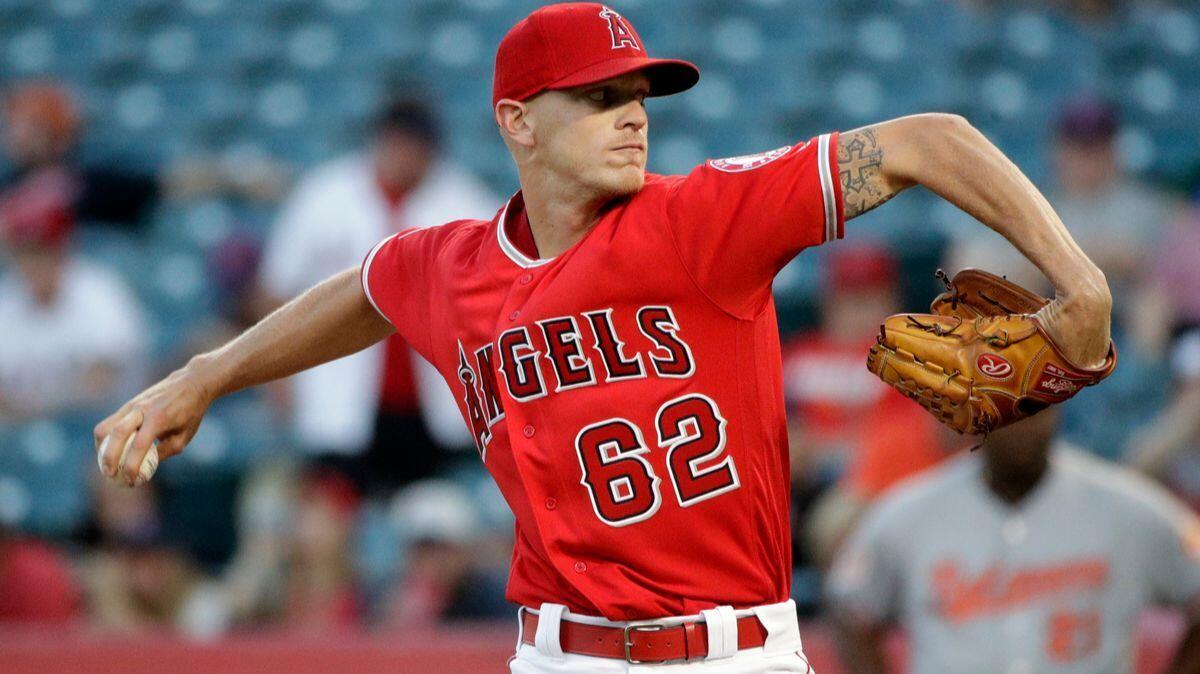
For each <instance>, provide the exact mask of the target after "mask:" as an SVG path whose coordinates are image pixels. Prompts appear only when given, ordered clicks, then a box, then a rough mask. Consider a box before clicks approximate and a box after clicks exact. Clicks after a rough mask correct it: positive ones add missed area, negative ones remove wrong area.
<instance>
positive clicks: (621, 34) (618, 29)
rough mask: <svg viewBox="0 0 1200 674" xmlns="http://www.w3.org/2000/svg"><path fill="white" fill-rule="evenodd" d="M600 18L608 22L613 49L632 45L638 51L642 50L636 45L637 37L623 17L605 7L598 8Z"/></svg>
mask: <svg viewBox="0 0 1200 674" xmlns="http://www.w3.org/2000/svg"><path fill="white" fill-rule="evenodd" d="M600 18H602V19H604V20H605V21H607V22H608V32H609V34H610V35H612V48H613V49H620V48H621V47H632V48H633V49H637V50H638V51H641V50H642V48H641V47H639V46H638V43H637V38H635V37H634V36H633V29H632V28H630V27H629V24H628V23H625V17H623V16H621V15H620V14H617V13H616V12H614V11H613V10H611V9H609V8H608V7H605V8H604V9H602V10H600Z"/></svg>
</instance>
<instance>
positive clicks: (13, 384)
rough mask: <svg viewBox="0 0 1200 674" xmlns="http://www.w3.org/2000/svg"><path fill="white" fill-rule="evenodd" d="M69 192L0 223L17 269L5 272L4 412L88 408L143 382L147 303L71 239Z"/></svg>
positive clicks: (0, 329) (14, 417)
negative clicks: (66, 208) (64, 213)
mask: <svg viewBox="0 0 1200 674" xmlns="http://www.w3.org/2000/svg"><path fill="white" fill-rule="evenodd" d="M61 196H62V195H61V194H54V195H47V198H46V199H45V200H43V201H40V202H39V203H38V204H37V207H33V205H32V204H30V205H29V207H28V208H26V209H23V210H22V211H21V213H20V215H19V216H16V215H14V214H12V213H9V214H8V217H6V218H5V219H4V220H3V222H0V235H2V236H0V239H2V240H3V241H4V244H5V248H6V249H7V250H8V252H9V253H10V254H11V257H12V262H13V264H12V268H11V269H9V270H8V272H7V273H5V274H4V275H3V276H2V277H0V335H3V348H0V420H3V419H8V420H10V421H20V420H25V419H32V418H45V417H52V416H55V415H58V414H61V413H65V412H68V411H72V410H86V409H90V408H93V407H94V406H97V405H108V404H110V403H112V402H113V401H115V400H119V399H123V398H125V397H126V396H128V395H129V394H130V393H131V392H132V391H136V390H137V389H138V388H139V387H140V386H141V385H142V379H143V376H144V374H145V362H144V356H145V353H146V348H147V345H146V341H147V340H146V336H145V327H144V323H143V317H142V309H141V307H140V306H139V304H138V302H137V300H136V299H135V297H134V295H133V294H132V292H131V291H130V290H129V289H128V288H127V287H126V286H125V284H124V283H123V282H122V281H121V279H120V277H118V276H117V275H116V274H115V273H114V272H112V271H109V270H107V269H104V268H102V267H99V266H96V265H93V264H91V263H90V262H88V261H86V260H84V259H82V258H81V257H80V256H78V255H77V254H76V253H75V252H74V251H73V250H72V248H71V228H72V225H71V223H70V222H69V221H68V220H64V219H62V218H59V217H57V216H56V213H59V212H60V211H61V207H62V206H63V205H64V204H63V202H62V201H60V198H61Z"/></svg>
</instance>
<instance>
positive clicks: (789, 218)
mask: <svg viewBox="0 0 1200 674" xmlns="http://www.w3.org/2000/svg"><path fill="white" fill-rule="evenodd" d="M837 143H838V134H837V133H830V134H824V135H821V136H818V137H816V138H813V139H811V140H809V141H808V142H805V143H800V144H798V145H792V146H787V147H781V148H779V149H777V150H772V151H770V152H764V153H762V154H757V155H747V156H744V157H730V158H727V159H713V160H709V161H707V162H705V163H704V164H703V165H701V166H699V167H697V168H696V169H695V170H693V171H692V172H691V173H690V174H689V175H687V176H686V177H684V178H683V179H681V180H680V181H679V182H677V183H676V184H675V185H674V186H673V187H672V190H671V192H670V194H669V196H668V198H667V221H668V223H669V226H670V227H671V234H672V237H673V239H674V241H675V244H676V246H677V248H678V252H679V255H680V256H681V257H682V258H683V262H684V264H685V266H687V267H688V270H689V272H690V273H691V275H692V277H693V279H694V280H695V282H696V283H697V285H699V286H700V288H701V290H703V291H704V292H705V293H706V294H707V295H708V297H709V298H710V299H712V300H713V301H714V302H716V303H717V304H718V305H720V306H721V307H722V308H724V309H725V310H726V311H730V312H731V313H734V314H736V315H739V316H741V315H746V314H752V313H754V312H756V311H757V310H758V309H760V308H761V307H762V306H763V302H764V301H765V300H766V299H767V297H768V296H769V295H770V289H771V282H772V280H773V279H774V278H775V274H777V273H778V272H779V270H780V269H781V268H782V267H783V266H784V265H785V264H787V263H788V262H789V261H790V260H791V259H792V258H793V257H795V256H796V254H797V253H799V252H800V251H801V250H803V249H805V248H807V247H809V246H815V245H819V244H822V243H825V242H826V241H832V240H834V239H839V238H841V237H842V235H843V228H844V222H845V220H844V216H843V213H842V194H841V183H840V181H839V180H838V175H837V163H836V156H837Z"/></svg>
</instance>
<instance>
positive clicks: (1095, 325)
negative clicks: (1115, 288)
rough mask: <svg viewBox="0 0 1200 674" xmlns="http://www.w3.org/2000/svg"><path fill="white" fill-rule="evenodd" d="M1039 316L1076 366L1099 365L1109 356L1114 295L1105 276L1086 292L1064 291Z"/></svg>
mask: <svg viewBox="0 0 1200 674" xmlns="http://www.w3.org/2000/svg"><path fill="white" fill-rule="evenodd" d="M1036 315H1037V317H1038V319H1039V320H1040V321H1041V324H1042V327H1044V328H1045V329H1046V332H1048V333H1049V334H1050V336H1051V337H1052V338H1053V339H1054V342H1055V343H1056V344H1058V346H1059V348H1061V349H1062V351H1063V355H1064V356H1066V357H1067V360H1069V361H1071V362H1072V363H1074V364H1075V365H1077V366H1079V367H1081V368H1095V367H1098V366H1100V365H1101V364H1102V363H1103V362H1104V359H1105V358H1106V357H1107V356H1108V351H1109V345H1110V344H1111V343H1112V295H1111V294H1110V293H1109V290H1108V284H1107V283H1106V282H1105V281H1104V277H1103V275H1100V277H1099V280H1098V281H1093V282H1092V283H1091V284H1088V285H1086V286H1084V289H1083V290H1082V291H1077V292H1072V293H1070V294H1067V295H1065V296H1064V295H1062V294H1060V295H1059V296H1058V297H1056V298H1054V300H1053V301H1051V302H1050V303H1049V304H1047V305H1046V306H1045V307H1043V308H1042V309H1041V310H1040V311H1038V312H1037V314H1036Z"/></svg>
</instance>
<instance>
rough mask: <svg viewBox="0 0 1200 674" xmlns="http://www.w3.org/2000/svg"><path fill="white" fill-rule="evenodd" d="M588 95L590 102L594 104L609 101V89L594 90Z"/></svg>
mask: <svg viewBox="0 0 1200 674" xmlns="http://www.w3.org/2000/svg"><path fill="white" fill-rule="evenodd" d="M586 95H587V97H588V100H590V101H592V102H594V103H603V102H605V101H607V100H608V88H607V87H606V88H603V89H592V90H591V91H589V92H587V94H586Z"/></svg>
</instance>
